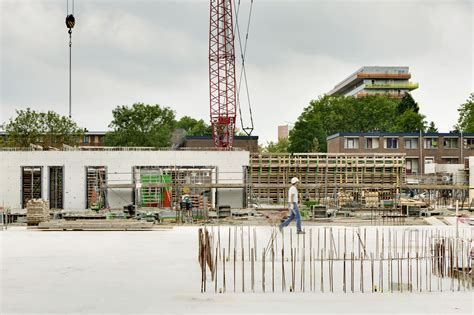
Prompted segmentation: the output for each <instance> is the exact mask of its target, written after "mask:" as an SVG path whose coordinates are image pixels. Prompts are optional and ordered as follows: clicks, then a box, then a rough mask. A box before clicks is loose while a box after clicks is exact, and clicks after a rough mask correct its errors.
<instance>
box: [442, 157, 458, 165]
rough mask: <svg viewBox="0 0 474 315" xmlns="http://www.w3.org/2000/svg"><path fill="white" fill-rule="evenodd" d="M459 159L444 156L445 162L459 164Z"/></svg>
mask: <svg viewBox="0 0 474 315" xmlns="http://www.w3.org/2000/svg"><path fill="white" fill-rule="evenodd" d="M458 163H459V159H458V158H455V157H452V158H451V157H450V158H443V164H458Z"/></svg>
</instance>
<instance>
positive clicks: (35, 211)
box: [26, 199, 49, 226]
mask: <svg viewBox="0 0 474 315" xmlns="http://www.w3.org/2000/svg"><path fill="white" fill-rule="evenodd" d="M26 220H27V223H28V225H29V226H30V225H38V224H40V223H41V222H45V221H49V201H48V200H42V199H30V200H28V203H27V204H26Z"/></svg>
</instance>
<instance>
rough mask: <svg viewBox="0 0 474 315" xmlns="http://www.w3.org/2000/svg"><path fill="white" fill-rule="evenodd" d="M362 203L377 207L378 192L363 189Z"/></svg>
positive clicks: (367, 206) (366, 205)
mask: <svg viewBox="0 0 474 315" xmlns="http://www.w3.org/2000/svg"><path fill="white" fill-rule="evenodd" d="M362 196H363V197H364V204H365V207H366V208H377V207H378V206H379V192H378V191H363V192H362Z"/></svg>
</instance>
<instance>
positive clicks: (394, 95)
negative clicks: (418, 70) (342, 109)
mask: <svg viewBox="0 0 474 315" xmlns="http://www.w3.org/2000/svg"><path fill="white" fill-rule="evenodd" d="M374 95H383V96H387V97H391V98H402V97H403V96H404V95H405V93H400V94H399V93H386V92H381V93H370V94H369V93H367V92H358V93H357V94H356V96H357V97H364V96H374Z"/></svg>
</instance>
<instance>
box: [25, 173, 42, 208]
mask: <svg viewBox="0 0 474 315" xmlns="http://www.w3.org/2000/svg"><path fill="white" fill-rule="evenodd" d="M42 170H43V169H42V167H41V166H23V167H22V168H21V200H22V203H21V205H22V208H23V209H24V208H26V205H27V203H28V201H29V200H31V199H41V197H42V194H41V190H42V189H41V188H42V181H41V177H42V176H41V175H42Z"/></svg>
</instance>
